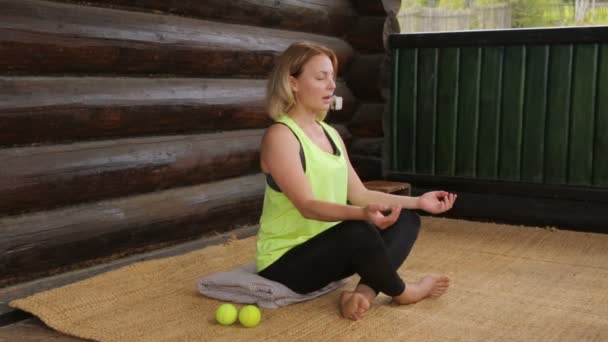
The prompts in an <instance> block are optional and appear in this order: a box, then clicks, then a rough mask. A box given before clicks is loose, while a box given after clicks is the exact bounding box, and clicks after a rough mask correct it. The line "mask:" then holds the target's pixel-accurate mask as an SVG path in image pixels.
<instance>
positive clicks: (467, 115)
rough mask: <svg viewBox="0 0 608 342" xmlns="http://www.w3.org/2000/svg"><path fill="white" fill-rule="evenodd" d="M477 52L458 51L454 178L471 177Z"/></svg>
mask: <svg viewBox="0 0 608 342" xmlns="http://www.w3.org/2000/svg"><path fill="white" fill-rule="evenodd" d="M480 71H481V49H480V48H463V49H461V50H460V79H459V84H458V123H457V134H456V139H457V141H456V147H457V150H456V170H455V174H456V175H457V176H467V177H475V175H476V172H475V164H476V161H477V159H476V157H477V153H475V152H476V151H477V130H478V126H479V82H480Z"/></svg>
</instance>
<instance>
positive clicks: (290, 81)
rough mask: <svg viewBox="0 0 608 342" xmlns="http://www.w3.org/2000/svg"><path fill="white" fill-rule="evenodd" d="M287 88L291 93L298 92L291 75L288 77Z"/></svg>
mask: <svg viewBox="0 0 608 342" xmlns="http://www.w3.org/2000/svg"><path fill="white" fill-rule="evenodd" d="M289 87H290V88H291V91H293V92H296V91H298V80H297V79H296V78H295V77H293V76H291V75H289Z"/></svg>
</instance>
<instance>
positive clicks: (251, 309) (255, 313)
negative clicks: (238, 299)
mask: <svg viewBox="0 0 608 342" xmlns="http://www.w3.org/2000/svg"><path fill="white" fill-rule="evenodd" d="M261 319H262V313H261V312H260V309H258V307H257V306H255V305H245V306H244V307H242V308H241V311H240V312H239V322H241V324H242V325H243V326H245V327H247V328H253V327H255V326H256V325H258V323H260V320H261Z"/></svg>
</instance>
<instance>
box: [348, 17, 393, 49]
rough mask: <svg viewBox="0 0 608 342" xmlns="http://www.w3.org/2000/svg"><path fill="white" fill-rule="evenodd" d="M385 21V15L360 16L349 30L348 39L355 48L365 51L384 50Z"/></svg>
mask: <svg viewBox="0 0 608 342" xmlns="http://www.w3.org/2000/svg"><path fill="white" fill-rule="evenodd" d="M384 21H385V17H360V18H359V19H357V21H356V24H355V25H354V27H353V28H352V30H351V31H349V33H348V35H347V36H346V40H347V41H348V42H349V43H350V44H351V45H352V46H353V48H355V49H356V50H358V51H360V52H363V53H379V52H383V51H384V44H383V41H382V32H383V30H384Z"/></svg>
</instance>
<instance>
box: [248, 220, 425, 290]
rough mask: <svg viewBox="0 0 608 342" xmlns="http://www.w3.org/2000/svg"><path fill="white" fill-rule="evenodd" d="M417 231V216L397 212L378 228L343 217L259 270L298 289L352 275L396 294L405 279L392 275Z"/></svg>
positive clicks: (317, 286) (307, 288) (320, 284)
mask: <svg viewBox="0 0 608 342" xmlns="http://www.w3.org/2000/svg"><path fill="white" fill-rule="evenodd" d="M419 229H420V217H419V216H418V214H416V213H415V212H413V211H411V210H402V211H401V214H400V215H399V219H398V220H397V222H395V224H394V225H393V226H391V227H389V228H387V229H384V230H379V229H378V228H376V227H375V226H373V225H371V224H370V223H368V222H365V221H344V222H341V223H339V224H337V225H335V226H333V227H331V228H329V229H328V230H326V231H324V232H323V233H321V234H319V235H317V236H315V237H313V238H312V239H310V240H308V241H306V242H304V243H302V244H300V245H298V246H296V247H294V248H292V249H290V250H289V251H288V252H287V253H285V254H284V255H283V256H282V257H281V258H279V259H278V260H277V261H275V262H274V263H272V264H271V265H270V266H268V267H266V268H265V269H263V270H262V271H260V273H259V274H260V275H261V276H262V277H264V278H267V279H270V280H273V281H276V282H279V283H281V284H283V285H285V286H287V287H289V288H290V289H291V290H293V291H295V292H297V293H308V292H312V291H316V290H319V289H321V288H323V287H324V286H326V285H327V284H329V283H331V282H332V281H336V280H340V279H343V278H346V277H349V276H351V275H353V274H355V273H356V274H358V275H359V276H361V282H360V284H365V285H367V286H369V287H370V288H372V289H373V290H374V291H376V293H379V292H382V293H384V294H386V295H388V296H391V297H394V296H398V295H400V294H401V293H403V291H404V290H405V283H404V282H403V280H402V279H401V277H400V276H399V274H398V273H397V269H399V267H400V266H401V264H402V263H403V261H405V258H407V256H408V254H409V253H410V251H411V249H412V246H413V245H414V242H415V241H416V238H417V237H418V230H419Z"/></svg>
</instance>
